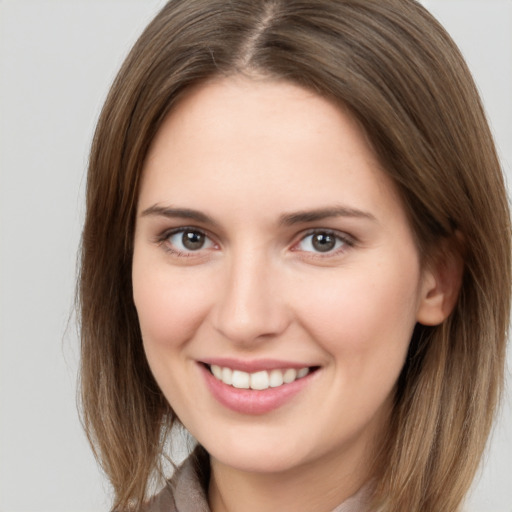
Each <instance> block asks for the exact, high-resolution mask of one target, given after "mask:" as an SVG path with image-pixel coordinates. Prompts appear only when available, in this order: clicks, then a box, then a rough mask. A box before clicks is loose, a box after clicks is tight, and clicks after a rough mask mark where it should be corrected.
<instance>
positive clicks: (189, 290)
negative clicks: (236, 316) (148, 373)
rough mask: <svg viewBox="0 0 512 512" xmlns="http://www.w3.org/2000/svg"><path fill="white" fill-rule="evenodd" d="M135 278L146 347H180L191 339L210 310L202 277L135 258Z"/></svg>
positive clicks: (136, 296)
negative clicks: (159, 267)
mask: <svg viewBox="0 0 512 512" xmlns="http://www.w3.org/2000/svg"><path fill="white" fill-rule="evenodd" d="M132 278H133V298H134V302H135V307H136V309H137V314H138V317H139V323H140V328H141V331H142V337H143V340H144V344H145V346H146V347H150V346H155V347H160V348H165V347H168V348H172V347H174V348H178V347H180V346H181V344H183V343H185V342H186V341H187V340H188V339H190V337H191V336H192V335H193V333H194V332H195V331H196V330H197V327H198V325H200V323H201V321H202V319H203V318H204V316H205V315H206V312H207V310H208V306H207V304H208V303H209V297H208V288H209V287H207V286H204V281H202V280H201V278H200V276H197V275H195V276H194V275H191V273H187V272H179V271H175V270H174V269H172V268H171V267H165V268H163V269H158V267H157V266H155V265H151V264H146V265H145V264H143V262H139V261H138V260H137V259H136V258H134V264H133V273H132ZM200 283H202V284H201V285H200Z"/></svg>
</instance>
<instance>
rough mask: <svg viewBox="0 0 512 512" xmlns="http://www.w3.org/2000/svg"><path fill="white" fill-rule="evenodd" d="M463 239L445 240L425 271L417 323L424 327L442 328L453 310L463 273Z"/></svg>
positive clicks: (455, 237)
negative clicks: (434, 326)
mask: <svg viewBox="0 0 512 512" xmlns="http://www.w3.org/2000/svg"><path fill="white" fill-rule="evenodd" d="M460 242H461V237H460V236H459V235H458V234H457V235H455V236H454V237H453V238H452V239H450V240H448V239H447V240H445V241H443V243H442V244H441V246H440V247H439V248H438V250H437V251H436V253H435V254H434V255H433V256H432V257H431V258H430V259H429V261H428V263H427V264H426V265H425V268H424V270H423V276H422V282H421V294H420V302H419V306H418V311H417V314H416V320H417V322H419V323H420V324H423V325H439V324H440V323H442V322H443V321H444V320H445V319H446V318H447V317H448V316H449V314H450V313H451V312H452V311H453V308H454V307H455V304H456V302H457V298H458V296H459V291H460V287H461V284H462V274H463V271H464V260H463V258H462V252H461V247H462V244H461V243H460Z"/></svg>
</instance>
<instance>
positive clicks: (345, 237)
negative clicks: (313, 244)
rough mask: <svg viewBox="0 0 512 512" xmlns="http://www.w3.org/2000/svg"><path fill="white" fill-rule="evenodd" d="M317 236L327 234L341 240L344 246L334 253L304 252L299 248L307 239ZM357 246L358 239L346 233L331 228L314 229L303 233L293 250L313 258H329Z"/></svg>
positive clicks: (334, 250)
mask: <svg viewBox="0 0 512 512" xmlns="http://www.w3.org/2000/svg"><path fill="white" fill-rule="evenodd" d="M316 234H326V235H331V236H334V237H335V238H336V239H338V240H340V241H341V242H342V243H343V245H342V246H341V247H339V248H337V249H333V250H332V251H326V252H324V253H322V252H321V251H303V250H301V249H299V248H298V245H299V244H300V243H301V242H303V241H304V240H305V239H306V238H307V237H309V236H312V235H316ZM356 244H357V239H356V238H355V237H354V236H352V235H350V234H348V233H346V232H345V231H338V230H336V229H330V228H312V229H309V230H307V231H306V232H303V233H301V234H300V235H299V237H297V239H296V241H295V242H294V243H293V245H292V247H291V250H292V251H294V252H295V251H296V252H303V253H305V254H307V255H308V257H309V256H311V257H316V258H328V257H332V256H337V255H339V254H342V253H344V252H346V251H347V250H348V249H349V248H351V247H354V246H355V245H356Z"/></svg>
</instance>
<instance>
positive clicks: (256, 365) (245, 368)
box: [201, 357, 311, 373]
mask: <svg viewBox="0 0 512 512" xmlns="http://www.w3.org/2000/svg"><path fill="white" fill-rule="evenodd" d="M201 362H202V363H204V364H207V365H209V366H211V365H212V364H213V365H216V366H221V367H223V368H231V369H232V370H240V371H242V372H248V373H254V372H260V371H262V370H285V369H287V368H294V369H295V370H300V369H301V368H308V367H310V366H311V365H308V364H303V363H298V362H296V361H282V360H277V359H256V360H253V361H244V360H242V359H232V358H229V357H216V358H211V359H202V360H201Z"/></svg>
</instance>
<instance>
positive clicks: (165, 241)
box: [156, 226, 356, 258]
mask: <svg viewBox="0 0 512 512" xmlns="http://www.w3.org/2000/svg"><path fill="white" fill-rule="evenodd" d="M187 232H189V233H195V234H199V235H201V236H204V237H205V239H208V240H210V242H211V244H212V245H213V246H217V247H218V245H217V244H216V243H215V242H214V241H213V240H212V237H211V236H210V235H208V233H207V232H205V231H204V230H202V229H198V228H195V227H191V226H184V227H180V228H174V229H171V230H167V231H164V232H163V233H162V234H161V235H159V236H158V237H157V239H156V242H157V243H158V244H159V245H162V246H163V248H164V250H165V251H166V252H168V253H170V254H172V255H174V256H177V257H182V258H190V257H194V256H199V255H200V253H201V252H202V251H203V250H204V248H202V247H201V248H199V249H198V250H197V251H194V250H190V251H188V252H187V251H182V250H179V249H176V248H175V247H174V246H173V245H172V244H171V243H170V242H169V238H170V237H172V236H174V235H178V234H185V233H187ZM314 235H324V236H328V237H333V238H334V239H335V243H336V244H338V243H340V242H341V247H337V248H335V249H334V250H328V251H325V253H322V252H321V251H301V252H303V253H304V254H305V255H307V257H311V258H329V257H333V256H337V255H340V254H342V253H344V252H346V251H347V249H349V248H351V247H354V246H355V245H356V240H355V238H354V237H352V236H351V235H348V234H347V233H343V232H339V231H335V230H330V229H311V230H309V231H307V232H306V233H304V234H302V235H301V236H300V239H299V240H298V241H297V242H295V243H294V244H293V245H292V247H291V249H290V250H291V251H293V252H299V251H300V249H298V248H297V246H298V245H300V244H301V243H303V242H304V241H305V240H307V239H308V238H309V237H313V236H314ZM311 243H313V242H311Z"/></svg>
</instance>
